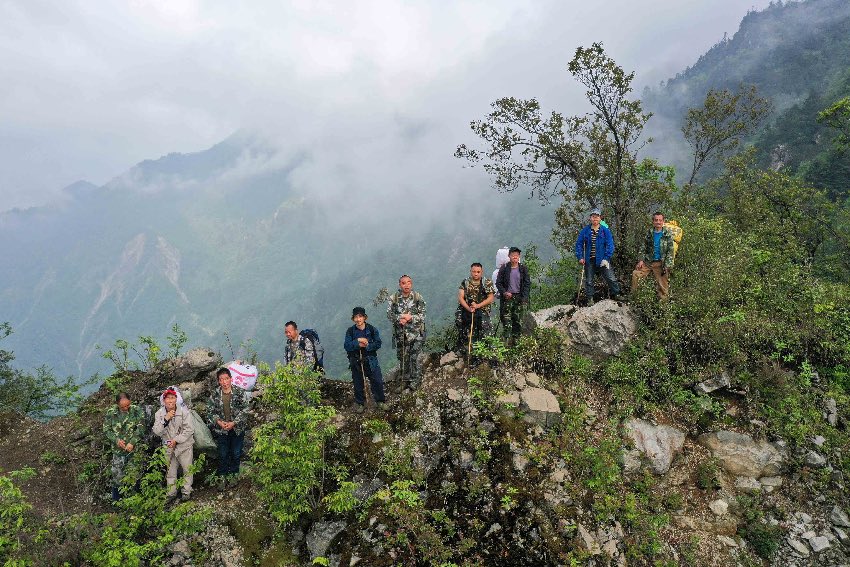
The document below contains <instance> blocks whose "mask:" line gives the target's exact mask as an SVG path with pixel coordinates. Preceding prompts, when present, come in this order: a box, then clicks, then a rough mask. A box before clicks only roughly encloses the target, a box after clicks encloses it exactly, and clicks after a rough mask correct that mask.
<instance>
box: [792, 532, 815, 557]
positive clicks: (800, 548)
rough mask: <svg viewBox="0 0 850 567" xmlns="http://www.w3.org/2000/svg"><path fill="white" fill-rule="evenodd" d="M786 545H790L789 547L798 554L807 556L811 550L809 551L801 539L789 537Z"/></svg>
mask: <svg viewBox="0 0 850 567" xmlns="http://www.w3.org/2000/svg"><path fill="white" fill-rule="evenodd" d="M788 545H789V546H790V547H791V549H793V550H794V551H795V552H797V553H798V554H799V555H802V556H803V557H808V556H809V555H811V552H810V551H809V546H807V545H806V544H805V543H803V542H802V541H799V540H796V539H794V538H790V537H789V538H788Z"/></svg>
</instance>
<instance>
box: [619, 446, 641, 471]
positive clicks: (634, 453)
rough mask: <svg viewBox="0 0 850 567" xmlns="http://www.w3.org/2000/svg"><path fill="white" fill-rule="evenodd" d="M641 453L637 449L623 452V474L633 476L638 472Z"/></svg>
mask: <svg viewBox="0 0 850 567" xmlns="http://www.w3.org/2000/svg"><path fill="white" fill-rule="evenodd" d="M640 456H641V452H640V450H639V449H629V450H628V451H623V472H625V473H626V474H633V473H636V472H638V471H639V470H640V467H641V465H643V461H641V460H640Z"/></svg>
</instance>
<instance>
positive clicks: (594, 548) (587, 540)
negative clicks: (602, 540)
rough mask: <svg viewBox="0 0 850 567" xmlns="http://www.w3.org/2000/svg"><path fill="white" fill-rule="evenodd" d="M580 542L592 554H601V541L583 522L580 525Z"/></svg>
mask: <svg viewBox="0 0 850 567" xmlns="http://www.w3.org/2000/svg"><path fill="white" fill-rule="evenodd" d="M578 543H579V546H580V547H581V548H582V549H583V550H584V551H586V552H587V553H589V554H590V555H601V554H602V549H600V547H599V542H597V541H596V539H595V538H594V537H593V536H592V535H591V533H590V532H589V531H587V530H586V529H585V527H584V526H582V525H581V524H579V525H578Z"/></svg>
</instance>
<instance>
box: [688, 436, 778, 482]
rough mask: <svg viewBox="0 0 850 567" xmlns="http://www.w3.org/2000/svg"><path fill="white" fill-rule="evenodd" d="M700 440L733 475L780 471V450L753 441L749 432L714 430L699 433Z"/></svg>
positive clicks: (772, 473) (774, 474)
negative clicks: (746, 433)
mask: <svg viewBox="0 0 850 567" xmlns="http://www.w3.org/2000/svg"><path fill="white" fill-rule="evenodd" d="M699 443H700V444H701V445H703V446H704V447H707V448H708V449H710V450H711V453H712V455H714V457H715V458H717V459H718V461H720V465H721V466H722V467H723V469H724V470H726V471H727V472H728V473H730V474H733V475H736V476H742V477H751V478H759V477H762V476H776V475H778V474H779V473H780V471H781V470H782V462H783V458H782V453H780V452H779V450H778V449H777V448H776V447H775V446H773V445H772V444H771V443H768V442H767V441H755V440H754V439H753V438H752V437H750V436H749V435H744V434H742V433H735V432H734V431H716V432H714V433H706V434H704V435H701V436H700V437H699Z"/></svg>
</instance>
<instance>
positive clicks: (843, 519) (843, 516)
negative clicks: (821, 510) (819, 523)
mask: <svg viewBox="0 0 850 567" xmlns="http://www.w3.org/2000/svg"><path fill="white" fill-rule="evenodd" d="M829 521H830V522H832V525H833V526H838V527H839V528H850V518H848V517H847V513H846V512H844V510H842V509H841V508H839V507H838V506H833V507H832V512H830V514H829Z"/></svg>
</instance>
